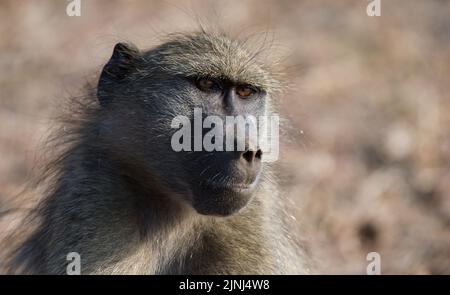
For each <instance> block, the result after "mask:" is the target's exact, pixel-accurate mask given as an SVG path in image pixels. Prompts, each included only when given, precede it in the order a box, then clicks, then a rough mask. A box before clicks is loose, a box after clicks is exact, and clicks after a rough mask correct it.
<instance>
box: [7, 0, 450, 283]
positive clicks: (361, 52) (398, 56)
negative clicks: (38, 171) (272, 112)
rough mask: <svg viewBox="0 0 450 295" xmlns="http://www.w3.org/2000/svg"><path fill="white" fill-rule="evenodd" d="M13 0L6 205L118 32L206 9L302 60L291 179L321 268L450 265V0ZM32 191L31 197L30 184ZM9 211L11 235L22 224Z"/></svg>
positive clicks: (172, 22)
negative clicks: (376, 8) (372, 0)
mask: <svg viewBox="0 0 450 295" xmlns="http://www.w3.org/2000/svg"><path fill="white" fill-rule="evenodd" d="M69 3H70V1H64V0H60V1H56V0H55V1H26V0H25V1H12V0H11V1H8V0H2V1H1V2H0V70H1V71H0V211H1V210H7V209H8V208H10V207H11V206H16V207H30V205H29V204H30V199H29V198H27V196H29V193H20V192H21V190H22V189H23V187H24V185H25V183H26V181H27V179H29V177H30V176H32V168H33V166H34V165H35V161H36V159H37V158H39V155H40V152H41V150H40V148H39V147H40V143H41V142H42V141H43V140H44V139H45V136H46V134H47V133H48V132H47V131H48V130H49V128H50V126H51V118H52V117H54V116H55V115H57V113H58V107H57V106H58V102H59V101H60V100H62V99H66V98H68V97H70V96H71V95H77V94H79V93H80V91H81V89H82V87H83V85H84V84H85V83H86V82H87V81H95V79H96V78H97V76H98V74H99V71H100V67H101V66H102V65H103V64H104V63H105V62H106V61H107V59H108V58H109V56H110V54H111V52H112V48H113V46H114V44H115V43H116V42H118V41H123V40H127V41H132V42H134V43H135V44H136V45H138V47H140V48H148V47H151V46H154V45H156V44H158V42H159V40H160V37H161V36H164V34H166V33H170V32H174V31H180V30H189V29H192V28H195V27H196V23H197V19H203V20H205V19H206V20H208V21H209V22H210V23H214V22H218V23H219V25H220V26H221V27H222V28H224V29H226V30H228V31H230V33H231V34H241V35H244V36H245V35H251V34H253V33H256V34H259V33H262V32H265V31H269V32H270V36H271V37H272V36H273V37H274V38H275V39H274V40H273V41H272V43H273V47H274V49H276V50H279V51H281V52H283V54H284V55H285V56H286V58H285V60H286V63H287V65H288V66H289V68H290V69H291V70H290V71H289V73H290V74H289V79H290V83H291V88H290V90H289V91H288V92H287V93H286V94H285V95H284V96H283V97H281V98H280V102H281V109H282V111H283V114H285V115H286V116H287V117H288V118H289V119H290V121H291V123H292V125H293V129H294V131H296V132H294V134H293V135H292V138H291V140H289V142H288V143H286V144H285V145H283V147H282V150H281V153H282V154H281V156H282V159H281V160H280V161H281V166H282V174H281V175H280V178H281V182H282V187H283V190H284V191H285V193H286V194H287V196H289V198H290V199H291V200H292V203H290V204H289V206H291V207H292V209H293V210H294V212H295V217H296V218H297V220H298V222H299V229H298V230H299V231H300V232H301V233H302V234H303V235H304V237H305V240H306V243H307V248H308V249H309V251H310V252H311V254H312V256H313V257H314V260H315V261H316V271H315V272H316V273H333V274H354V273H356V274H365V273H366V266H367V264H368V263H369V262H368V261H366V255H367V253H369V252H373V251H375V252H378V253H379V254H380V256H381V271H382V273H383V274H440V273H447V274H450V115H449V114H450V99H449V93H450V1H445V0H441V1H438V0H435V1H431V0H428V1H422V0H415V1H412V0H397V1H386V0H381V16H376V17H369V16H368V15H367V13H366V6H367V5H368V4H369V1H366V0H349V1H324V0H310V1H294V0H281V1H280V0H277V1H261V0H257V1H256V0H255V1H242V0H241V1H185V2H181V1H180V2H176V1H147V0H145V1H144V0H142V1H137V0H136V1H126V0H124V1H111V0H108V1H106V0H89V1H87V0H81V16H73V17H69V16H68V15H67V14H66V6H67V5H68V4H69ZM30 198H32V197H31V196H30ZM12 216H13V215H5V216H3V217H1V218H0V232H5V231H7V230H8V228H10V227H11V224H12V223H13V221H14V218H13V217H12Z"/></svg>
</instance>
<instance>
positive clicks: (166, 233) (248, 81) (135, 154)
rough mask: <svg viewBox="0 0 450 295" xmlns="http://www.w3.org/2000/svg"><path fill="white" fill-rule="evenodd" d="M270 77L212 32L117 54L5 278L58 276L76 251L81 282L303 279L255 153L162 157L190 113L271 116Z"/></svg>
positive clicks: (70, 135)
mask: <svg viewBox="0 0 450 295" xmlns="http://www.w3.org/2000/svg"><path fill="white" fill-rule="evenodd" d="M269 68H270V67H268V66H266V65H265V64H264V63H262V62H261V61H260V60H259V59H258V58H256V55H255V54H254V53H252V52H249V50H248V49H247V47H245V46H244V45H243V44H242V42H238V41H235V40H231V39H229V38H228V37H226V36H225V35H224V34H219V33H207V32H205V31H201V32H198V33H190V34H176V35H173V36H171V37H170V38H169V40H168V41H167V42H165V43H163V44H162V45H160V46H158V47H156V48H154V49H151V50H149V51H145V52H144V51H140V50H138V49H137V48H136V47H135V46H133V45H130V44H124V43H119V44H117V45H116V46H115V48H114V52H113V54H112V57H111V59H110V60H109V61H108V63H107V64H106V65H105V66H104V68H103V71H102V73H101V75H100V79H99V82H98V86H97V87H96V92H95V91H94V92H93V94H92V95H88V96H87V98H86V99H85V100H84V101H83V103H79V104H78V105H79V106H78V109H79V113H81V114H82V116H81V118H78V117H77V116H75V115H74V117H77V118H70V116H69V117H68V118H66V121H69V122H66V125H65V126H64V128H63V130H62V131H61V133H60V134H59V137H60V139H61V140H62V141H63V143H64V144H65V145H66V146H67V148H66V149H65V151H64V152H63V153H62V155H61V156H60V157H58V158H57V160H56V161H54V162H53V163H52V164H51V165H50V167H51V168H50V169H48V172H47V173H46V175H47V176H46V177H47V179H50V184H51V185H50V187H49V189H48V193H47V196H46V197H45V198H44V199H43V200H42V201H41V203H40V205H39V208H38V210H37V212H38V213H37V214H36V215H37V216H38V217H39V225H38V226H37V228H36V230H35V231H34V232H33V233H32V235H30V236H29V237H28V238H27V239H26V240H25V241H24V242H23V243H21V245H20V246H19V247H17V249H16V250H15V253H14V255H13V256H12V257H13V258H12V259H11V261H10V263H9V269H10V271H11V272H24V273H36V274H47V273H50V274H65V273H66V267H67V263H68V262H67V260H66V258H67V254H68V253H70V252H77V253H79V255H80V257H81V272H82V273H83V274H127V273H130V274H298V273H306V272H307V267H306V266H305V261H304V259H303V255H302V251H301V250H300V249H301V247H299V246H297V244H298V243H296V242H295V241H294V240H295V239H294V238H293V236H294V234H293V233H291V232H290V230H289V229H288V228H287V227H286V222H285V215H286V213H285V210H284V209H283V208H282V204H281V203H282V202H281V199H280V197H279V196H278V189H277V187H276V185H275V183H274V181H272V180H271V176H270V172H271V171H270V166H269V165H268V164H267V163H263V162H262V161H261V157H264V153H262V152H261V151H260V150H258V147H256V148H247V149H246V150H245V151H235V152H229V151H224V152H219V151H214V152H205V151H203V152H201V151H200V152H194V151H193V152H183V151H181V152H175V151H174V150H173V149H172V148H171V136H172V135H173V133H174V132H175V131H176V130H174V129H172V128H171V121H172V119H173V118H174V117H175V116H177V115H180V114H181V115H185V116H187V117H189V118H192V116H193V110H194V108H201V109H202V110H203V112H204V113H205V115H211V114H214V115H218V116H222V117H224V116H234V115H246V114H252V115H255V116H258V115H264V114H270V112H272V109H273V108H272V107H271V105H272V102H271V100H272V99H273V96H274V93H275V92H276V91H278V88H279V83H278V82H277V79H275V77H274V76H273V75H272V74H271V72H270V70H269ZM67 124H68V125H67Z"/></svg>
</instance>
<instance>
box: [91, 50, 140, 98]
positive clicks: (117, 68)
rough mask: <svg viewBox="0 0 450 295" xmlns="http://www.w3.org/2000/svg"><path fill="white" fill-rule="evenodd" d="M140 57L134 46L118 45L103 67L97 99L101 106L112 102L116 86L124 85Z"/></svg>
mask: <svg viewBox="0 0 450 295" xmlns="http://www.w3.org/2000/svg"><path fill="white" fill-rule="evenodd" d="M139 56H140V52H139V49H137V48H136V46H134V45H133V44H126V43H117V44H116V46H114V51H113V54H112V56H111V58H110V60H109V61H108V63H107V64H106V65H105V66H104V67H103V71H102V73H101V75H100V79H99V81H98V86H97V98H98V100H99V102H100V105H102V106H103V105H106V104H107V103H108V102H109V101H110V100H111V97H112V95H111V91H112V89H113V87H114V84H117V83H122V82H123V81H124V80H125V78H126V77H127V76H128V75H129V74H130V73H131V72H132V71H133V69H134V68H135V61H136V59H137V58H138V57H139Z"/></svg>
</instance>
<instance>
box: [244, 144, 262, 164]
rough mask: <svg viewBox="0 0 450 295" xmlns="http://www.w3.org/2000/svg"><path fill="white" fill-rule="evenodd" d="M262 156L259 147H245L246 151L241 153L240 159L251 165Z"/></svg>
mask: <svg viewBox="0 0 450 295" xmlns="http://www.w3.org/2000/svg"><path fill="white" fill-rule="evenodd" d="M261 157H262V151H261V149H256V151H255V149H250V148H249V149H246V151H244V152H242V153H241V160H242V161H244V162H246V163H247V164H249V165H252V164H253V163H255V162H260V161H261Z"/></svg>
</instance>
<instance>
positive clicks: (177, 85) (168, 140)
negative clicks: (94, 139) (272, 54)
mask: <svg viewBox="0 0 450 295" xmlns="http://www.w3.org/2000/svg"><path fill="white" fill-rule="evenodd" d="M253 58H254V57H252V56H251V55H250V54H248V53H247V52H246V51H245V50H244V49H243V48H241V47H240V45H239V44H238V43H236V42H233V41H230V40H229V39H227V38H225V37H218V36H211V35H207V34H204V33H202V34H196V35H192V36H177V37H175V38H174V39H173V40H172V41H169V42H167V43H164V44H163V45H161V46H159V47H157V48H155V49H153V50H150V51H147V52H140V51H139V50H137V49H136V48H134V47H132V46H130V45H125V44H121V43H119V44H117V45H116V47H115V49H114V53H113V56H112V58H111V60H110V61H109V62H108V64H107V65H105V67H104V69H103V72H102V75H101V77H100V81H99V85H98V98H99V101H100V104H101V107H102V119H101V120H102V123H101V126H102V128H101V130H100V134H101V137H102V138H103V140H105V141H107V144H106V146H108V147H109V148H110V149H111V151H112V153H113V154H114V155H116V157H115V158H116V159H120V160H121V161H122V162H126V163H127V164H129V166H132V167H133V168H134V169H132V172H130V173H133V175H130V176H131V177H137V175H139V177H142V176H144V178H140V179H145V177H147V176H148V177H151V178H152V179H156V180H157V185H158V186H159V187H160V191H164V192H166V193H167V195H170V196H174V197H177V198H179V199H180V200H181V201H183V202H187V203H188V204H190V205H191V206H192V207H193V208H194V209H195V210H196V211H197V212H198V213H200V214H206V215H218V216H227V215H230V214H233V213H235V212H237V211H239V210H240V209H242V208H243V207H244V206H245V205H246V204H247V203H248V202H249V200H250V199H251V197H252V195H253V194H254V193H255V191H256V190H257V189H258V185H259V182H260V179H261V177H262V176H261V174H262V170H263V167H262V166H263V165H262V161H261V160H262V157H264V154H263V153H262V151H261V149H260V148H259V147H258V145H257V143H255V142H250V141H249V140H248V139H247V140H246V141H245V144H244V149H243V150H240V151H236V147H237V146H236V145H233V146H234V148H235V150H231V151H230V150H226V147H225V142H226V138H223V143H224V145H223V147H224V150H223V151H218V150H213V151H206V150H205V148H204V146H203V145H201V150H197V149H196V148H195V142H196V141H197V140H199V139H198V138H200V141H201V142H202V139H203V138H204V136H205V134H206V133H207V132H208V131H210V129H211V128H201V130H200V133H199V132H198V130H199V129H197V130H196V125H195V120H196V119H194V118H195V111H194V109H200V110H201V111H200V112H201V114H202V117H201V118H200V119H205V118H206V117H207V116H211V115H214V116H217V117H218V118H221V119H222V121H223V122H224V123H225V122H226V117H227V116H233V117H235V116H248V115H252V116H254V117H256V118H258V117H259V116H262V115H267V112H268V111H267V109H268V108H267V104H268V97H269V95H270V91H269V90H270V87H271V85H272V84H273V83H274V81H272V80H271V79H270V78H269V75H268V73H267V72H266V71H265V70H264V69H263V68H262V67H261V66H260V65H258V64H257V63H256V62H255V61H254V60H253ZM177 116H184V117H185V118H187V120H188V121H189V123H190V126H189V129H190V131H191V132H190V134H189V136H187V138H183V140H182V141H183V142H185V140H188V141H189V140H190V142H191V144H190V145H188V149H187V150H181V151H176V150H174V148H173V142H172V139H173V138H172V137H173V136H174V134H175V132H177V131H178V130H179V128H172V127H173V126H172V127H171V124H172V123H173V120H174V118H175V117H177ZM197 118H198V117H197ZM224 125H225V124H224ZM214 126H215V125H214V124H213V125H211V126H209V127H214ZM177 127H178V126H177ZM197 127H198V126H197ZM183 128H185V126H184V124H183ZM236 128H238V127H236ZM222 130H224V129H222ZM224 134H225V132H223V135H224ZM216 140H217V138H216ZM236 140H240V139H239V138H236Z"/></svg>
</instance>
